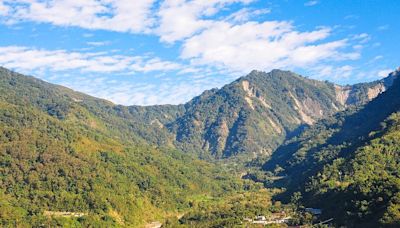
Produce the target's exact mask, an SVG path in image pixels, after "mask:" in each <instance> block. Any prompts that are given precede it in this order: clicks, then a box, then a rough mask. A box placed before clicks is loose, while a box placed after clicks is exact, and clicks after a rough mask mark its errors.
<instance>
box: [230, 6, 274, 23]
mask: <svg viewBox="0 0 400 228" xmlns="http://www.w3.org/2000/svg"><path fill="white" fill-rule="evenodd" d="M270 12H271V10H270V9H258V10H253V9H249V8H243V9H241V10H239V11H236V12H234V13H232V14H231V15H229V16H228V17H227V18H226V20H228V21H233V22H245V21H249V20H250V19H251V18H253V17H257V16H260V15H264V14H268V13H270Z"/></svg>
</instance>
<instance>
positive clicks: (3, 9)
mask: <svg viewBox="0 0 400 228" xmlns="http://www.w3.org/2000/svg"><path fill="white" fill-rule="evenodd" d="M8 10H9V8H8V7H7V6H6V5H4V3H3V0H0V16H4V15H7V13H8Z"/></svg>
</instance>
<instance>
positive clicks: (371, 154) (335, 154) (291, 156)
mask: <svg viewBox="0 0 400 228" xmlns="http://www.w3.org/2000/svg"><path fill="white" fill-rule="evenodd" d="M399 75H400V71H396V72H394V73H391V74H390V76H389V78H391V79H394V78H398V76H399ZM264 170H266V171H267V172H268V174H269V175H270V176H271V178H272V177H275V179H276V180H277V181H275V182H274V183H273V185H274V186H282V187H285V188H286V189H288V192H287V193H286V194H287V195H290V193H293V192H295V191H301V192H302V193H303V202H304V204H305V205H306V206H312V207H317V208H323V211H324V213H323V215H324V216H325V217H326V218H327V219H328V218H335V223H336V224H337V225H338V226H340V225H346V226H349V227H352V226H357V227H382V226H388V227H400V79H397V80H394V83H393V85H392V86H391V87H390V88H389V89H388V90H387V91H386V92H384V93H382V94H381V95H379V96H378V97H377V98H376V99H374V100H372V101H371V102H369V103H368V104H366V105H365V106H364V107H359V108H356V109H350V110H347V111H345V112H341V113H338V114H336V115H334V116H332V117H330V118H327V119H325V120H321V121H319V122H317V123H316V124H314V125H313V126H311V127H309V128H308V129H306V130H304V131H303V132H302V133H301V134H300V135H299V136H298V137H294V138H292V139H289V140H288V141H286V142H285V143H284V144H283V145H281V146H280V147H279V148H278V149H277V150H276V151H275V152H274V153H273V155H272V157H271V159H270V160H269V161H267V163H266V164H265V165H264ZM276 177H280V178H276Z"/></svg>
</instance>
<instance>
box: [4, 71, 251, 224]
mask: <svg viewBox="0 0 400 228" xmlns="http://www.w3.org/2000/svg"><path fill="white" fill-rule="evenodd" d="M96 107H97V109H96ZM103 109H104V110H107V109H109V110H113V111H110V114H109V115H107V116H101V115H105V114H106V113H107V112H106V111H104V110H103ZM165 109H168V108H167V107H165ZM115 110H116V109H115V106H114V105H113V104H111V103H109V102H107V101H103V100H99V99H95V98H92V97H89V96H86V95H83V94H79V93H75V92H73V91H71V90H68V89H66V88H63V87H58V86H53V85H50V84H47V83H44V82H42V81H39V80H36V79H33V78H30V77H25V76H22V75H18V74H15V73H12V72H9V71H6V70H2V71H1V72H0V226H2V227H15V226H18V227H31V226H34V227H40V226H46V227H47V226H49V227H56V226H64V227H65V226H72V227H80V226H82V227H87V226H89V225H90V226H94V227H111V226H128V227H138V226H140V225H143V224H144V223H145V222H149V221H152V220H155V219H162V218H164V217H166V216H167V215H168V216H171V215H174V213H178V212H179V211H184V210H186V209H188V208H189V207H190V204H189V203H190V199H192V198H193V197H194V196H196V195H200V194H201V195H210V196H217V195H221V194H228V193H230V192H234V191H239V190H241V189H243V188H244V187H243V185H244V182H243V181H239V180H237V179H235V178H234V177H232V176H231V175H228V174H226V173H225V172H224V171H223V170H222V168H221V167H216V166H215V165H212V164H209V163H206V162H204V161H199V160H197V159H194V158H193V157H191V156H189V155H186V154H184V153H182V152H178V151H176V150H173V149H163V148H157V147H155V146H151V145H148V144H147V143H143V142H142V141H143V139H141V138H140V137H138V136H137V135H135V134H134V133H133V132H134V131H133V130H132V129H133V128H134V127H135V126H133V125H134V124H133V123H125V125H127V126H124V125H123V122H122V119H121V118H119V117H118V115H115V116H111V114H113V113H114V112H116V111H115ZM166 112H168V110H166ZM96 114H98V115H96ZM104 120H107V121H108V122H107V121H104ZM129 124H132V126H129ZM247 188H248V187H247ZM61 212H73V213H78V214H83V215H85V216H83V217H79V218H78V217H76V218H74V217H72V218H65V216H64V217H63V216H56V217H55V218H53V219H51V218H50V217H49V215H53V214H57V213H61ZM66 217H68V216H66Z"/></svg>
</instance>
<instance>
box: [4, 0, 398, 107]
mask: <svg viewBox="0 0 400 228" xmlns="http://www.w3.org/2000/svg"><path fill="white" fill-rule="evenodd" d="M398 12H400V1H398V0H271V1H270V0H191V1H189V0H160V1H159V0H0V66H3V67H6V68H9V69H12V70H14V71H17V72H20V73H24V74H28V75H33V76H35V77H38V78H40V79H43V80H45V81H47V82H51V83H55V84H60V85H64V86H67V87H69V88H72V89H74V90H77V91H81V92H84V93H87V94H90V95H93V96H96V97H100V98H104V99H108V100H110V101H112V102H114V103H116V104H123V105H155V104H181V103H184V102H187V101H189V100H190V99H191V98H193V97H194V96H197V95H199V94H201V93H202V92H203V91H204V90H207V89H211V88H220V87H221V86H223V85H224V84H227V83H230V82H232V81H233V80H235V79H237V78H239V77H241V76H244V75H246V74H248V73H249V72H251V71H252V70H259V71H266V72H268V71H271V70H272V69H282V70H290V71H294V72H296V73H298V74H301V75H303V76H306V77H309V78H314V79H318V80H328V81H331V82H334V83H337V84H342V85H346V84H354V83H359V82H366V81H373V80H377V79H380V78H383V77H385V76H387V74H388V73H389V72H390V71H393V70H395V69H396V68H397V67H399V66H400V61H399V58H398V56H399V53H400V45H399V41H400V26H399V25H398V23H399V21H400V14H399V13H398Z"/></svg>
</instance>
